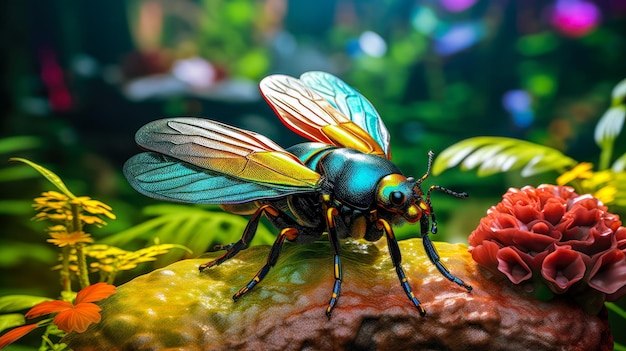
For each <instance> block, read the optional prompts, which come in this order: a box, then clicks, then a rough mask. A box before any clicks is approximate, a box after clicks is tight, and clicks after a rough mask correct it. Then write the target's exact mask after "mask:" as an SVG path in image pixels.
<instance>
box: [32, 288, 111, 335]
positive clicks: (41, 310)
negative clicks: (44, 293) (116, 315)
mask: <svg viewBox="0 0 626 351" xmlns="http://www.w3.org/2000/svg"><path fill="white" fill-rule="evenodd" d="M113 294H115V286H113V285H110V284H107V283H96V284H94V285H90V286H88V287H86V288H84V289H83V290H81V291H79V292H78V294H76V299H75V300H74V303H73V304H71V303H69V302H67V301H62V300H54V301H44V302H42V303H40V304H38V305H36V306H34V307H33V308H31V309H30V311H28V313H26V318H36V317H39V316H43V315H45V314H50V313H57V315H56V317H54V320H53V323H54V324H56V326H57V327H59V329H61V330H63V331H65V332H66V333H69V332H73V331H74V332H77V333H82V332H84V331H85V330H87V327H89V325H91V324H92V323H98V322H100V319H101V318H102V317H101V316H100V311H101V309H100V307H98V305H96V304H94V303H92V302H94V301H99V300H102V299H105V298H107V297H109V296H111V295H113Z"/></svg>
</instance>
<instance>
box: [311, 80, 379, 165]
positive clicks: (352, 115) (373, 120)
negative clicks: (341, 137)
mask: <svg viewBox="0 0 626 351" xmlns="http://www.w3.org/2000/svg"><path fill="white" fill-rule="evenodd" d="M300 80H301V81H302V82H303V83H304V84H305V85H307V86H308V87H309V88H311V89H312V90H314V91H315V92H317V93H318V94H320V95H321V96H323V97H324V98H325V99H326V100H327V101H328V102H330V103H331V105H333V107H335V108H336V109H337V110H339V111H341V113H343V114H344V115H345V116H346V117H348V118H349V119H350V120H351V121H352V122H354V123H355V124H356V125H358V126H359V127H361V128H363V129H364V130H365V131H366V132H367V133H368V134H369V135H371V136H372V138H374V140H376V142H377V143H378V145H380V147H381V148H382V149H383V151H384V152H385V155H386V156H387V158H388V159H390V158H391V153H390V149H389V139H390V135H389V131H387V127H385V124H384V123H383V120H382V119H381V118H380V115H379V114H378V112H377V111H376V109H375V108H374V105H372V103H371V102H369V100H367V99H366V98H365V96H363V95H362V94H361V93H359V92H358V91H356V90H355V89H354V88H352V87H351V86H349V85H348V84H346V83H345V82H344V81H342V80H341V79H339V78H337V77H335V76H334V75H332V74H330V73H326V72H306V73H304V74H302V75H301V76H300Z"/></svg>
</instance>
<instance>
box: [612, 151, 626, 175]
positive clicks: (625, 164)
mask: <svg viewBox="0 0 626 351" xmlns="http://www.w3.org/2000/svg"><path fill="white" fill-rule="evenodd" d="M611 169H612V170H613V171H614V172H623V171H626V153H624V154H622V156H620V157H618V158H617V159H616V160H615V161H614V162H613V166H611Z"/></svg>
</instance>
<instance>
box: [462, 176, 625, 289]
mask: <svg viewBox="0 0 626 351" xmlns="http://www.w3.org/2000/svg"><path fill="white" fill-rule="evenodd" d="M469 244H470V252H471V253H472V257H473V258H474V260H475V261H476V262H477V263H479V264H480V265H482V266H484V267H486V268H488V269H489V270H491V271H492V272H494V273H496V274H501V275H504V276H506V277H507V278H509V280H510V281H511V282H513V283H515V284H519V283H522V282H524V281H527V280H530V279H539V280H543V281H544V282H545V283H546V284H547V285H548V286H549V287H550V289H551V290H552V291H553V292H554V293H557V294H561V293H565V292H567V291H568V290H569V289H570V288H571V287H573V286H577V288H576V289H572V290H575V291H576V292H577V293H580V294H583V293H584V290H585V289H584V288H583V289H580V285H581V284H582V285H583V287H584V286H586V288H587V289H593V290H594V291H595V292H596V293H597V294H601V296H602V298H603V299H604V298H606V299H607V300H610V301H614V300H617V299H619V298H620V297H622V296H624V295H626V228H625V227H623V226H622V222H621V221H620V219H619V216H617V215H615V214H612V213H609V212H607V208H606V206H604V205H603V204H602V203H601V202H600V201H599V200H598V199H596V198H594V197H592V196H591V195H581V196H579V195H578V194H576V193H575V192H574V190H573V189H572V188H570V187H566V186H553V185H541V186H539V187H538V188H533V187H524V188H522V189H513V188H511V189H509V190H508V191H507V193H506V194H504V196H503V197H502V201H501V202H500V203H498V204H497V205H496V206H493V207H491V208H490V209H489V210H488V211H487V216H486V217H484V218H482V219H481V221H480V224H479V225H478V227H477V228H476V230H474V231H473V232H472V234H471V235H470V237H469Z"/></svg>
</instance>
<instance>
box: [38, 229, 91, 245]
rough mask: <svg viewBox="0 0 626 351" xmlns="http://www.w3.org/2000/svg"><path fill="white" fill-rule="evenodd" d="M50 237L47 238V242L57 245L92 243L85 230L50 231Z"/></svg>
mask: <svg viewBox="0 0 626 351" xmlns="http://www.w3.org/2000/svg"><path fill="white" fill-rule="evenodd" d="M50 236H51V237H52V239H48V242H49V243H52V244H55V245H57V246H58V247H64V246H68V245H69V246H75V245H76V244H78V243H92V242H93V239H92V238H91V236H90V235H89V234H87V233H85V232H73V233H50Z"/></svg>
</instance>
